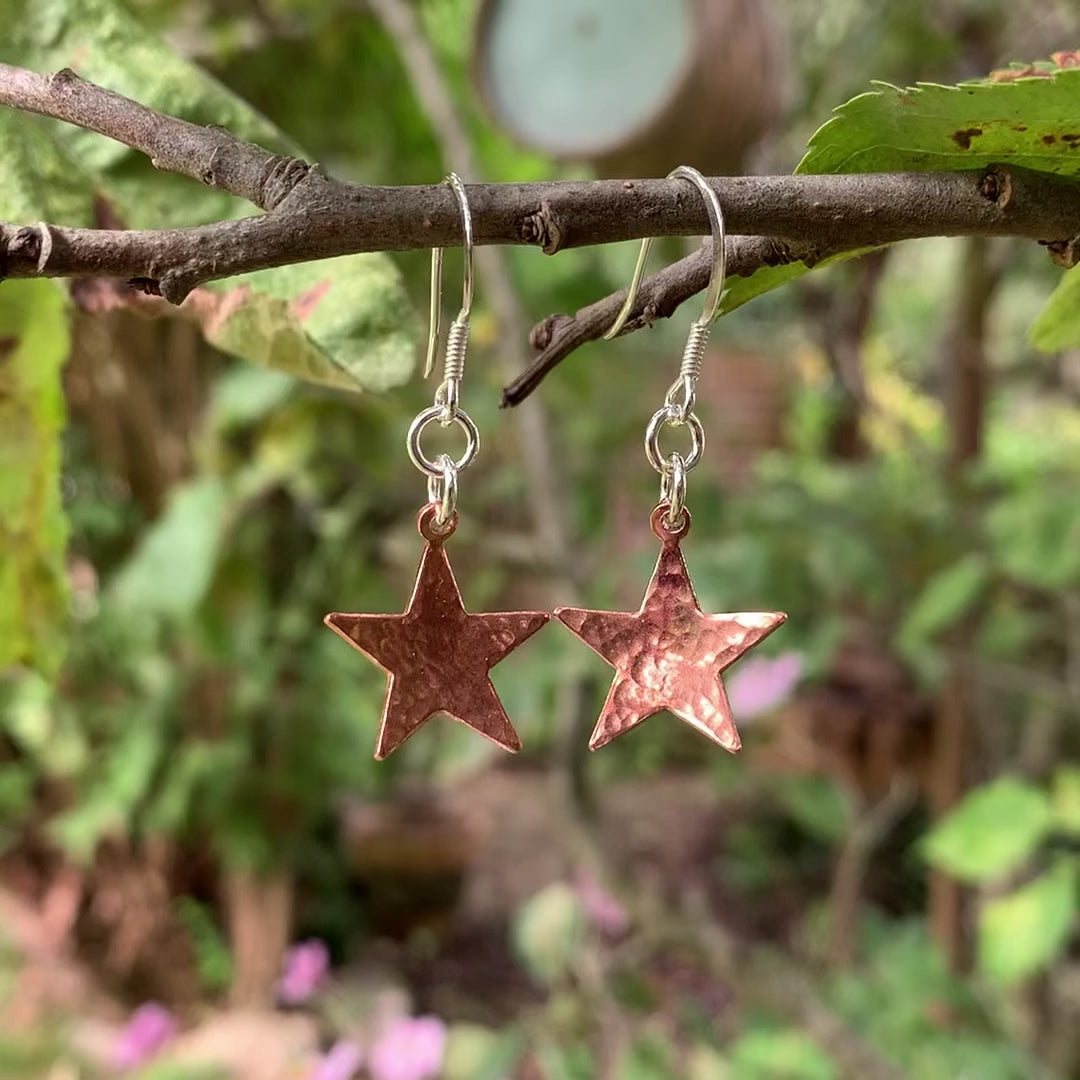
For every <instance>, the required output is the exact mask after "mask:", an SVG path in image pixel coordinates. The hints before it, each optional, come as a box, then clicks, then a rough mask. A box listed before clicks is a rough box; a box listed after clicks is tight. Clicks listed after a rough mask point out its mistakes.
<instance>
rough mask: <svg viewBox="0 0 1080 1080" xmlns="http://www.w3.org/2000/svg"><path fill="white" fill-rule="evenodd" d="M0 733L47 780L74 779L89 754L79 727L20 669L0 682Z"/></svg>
mask: <svg viewBox="0 0 1080 1080" xmlns="http://www.w3.org/2000/svg"><path fill="white" fill-rule="evenodd" d="M0 731H2V732H3V733H4V734H5V735H7V736H8V738H10V739H11V741H12V742H13V743H14V744H15V746H16V748H17V749H18V750H19V753H20V755H21V756H23V757H24V758H26V759H27V760H28V761H30V762H32V763H33V765H34V767H35V768H36V769H38V770H39V771H40V772H42V773H43V774H44V775H46V776H49V777H54V778H65V779H66V778H70V777H72V776H75V775H76V774H78V773H79V772H81V771H82V769H83V768H84V767H85V765H86V762H87V759H88V757H89V754H90V751H89V748H88V747H87V743H86V736H85V734H84V731H83V728H82V726H81V725H80V724H78V723H77V722H76V721H75V718H74V717H73V716H72V714H71V712H70V711H69V710H68V709H66V708H65V706H64V704H63V702H61V701H60V700H59V698H58V696H57V694H56V691H55V690H54V688H53V686H52V684H51V683H50V682H49V681H48V680H47V679H46V678H45V677H44V676H43V675H41V674H40V673H38V672H36V671H29V670H21V671H19V672H18V673H17V674H16V675H15V676H14V677H13V678H7V679H4V680H2V681H0Z"/></svg>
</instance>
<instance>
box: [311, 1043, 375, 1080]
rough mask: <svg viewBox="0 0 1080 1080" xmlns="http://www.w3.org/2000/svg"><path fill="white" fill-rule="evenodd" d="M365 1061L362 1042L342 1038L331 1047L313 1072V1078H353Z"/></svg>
mask: <svg viewBox="0 0 1080 1080" xmlns="http://www.w3.org/2000/svg"><path fill="white" fill-rule="evenodd" d="M363 1063H364V1051H363V1050H362V1049H361V1048H360V1044H359V1043H354V1042H349V1040H348V1039H342V1040H340V1041H339V1042H336V1043H334V1045H333V1046H331V1047H330V1049H329V1050H328V1051H327V1054H326V1057H324V1058H323V1059H322V1061H320V1062H319V1064H318V1065H317V1066H316V1068H315V1071H314V1072H313V1073H312V1074H311V1080H352V1078H353V1077H354V1076H355V1075H356V1074H357V1072H359V1070H360V1066H361V1065H362V1064H363Z"/></svg>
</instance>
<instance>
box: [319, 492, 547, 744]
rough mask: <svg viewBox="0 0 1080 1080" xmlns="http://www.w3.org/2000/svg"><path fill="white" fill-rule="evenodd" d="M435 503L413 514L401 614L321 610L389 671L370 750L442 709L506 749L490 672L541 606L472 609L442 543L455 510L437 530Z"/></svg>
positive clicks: (402, 736)
mask: <svg viewBox="0 0 1080 1080" xmlns="http://www.w3.org/2000/svg"><path fill="white" fill-rule="evenodd" d="M435 513H436V509H435V507H434V506H432V505H429V506H425V507H424V508H423V509H422V510H421V511H420V515H419V517H418V518H417V523H416V524H417V528H418V529H419V530H420V535H421V536H422V537H423V538H424V539H425V540H426V541H427V546H426V547H425V548H424V554H423V555H422V556H421V558H420V569H419V570H418V571H417V574H416V585H415V586H414V587H413V594H412V598H411V599H410V600H409V606H408V607H407V608H406V609H405V611H404V612H402V613H401V614H400V615H345V614H341V613H338V612H335V613H333V614H330V615H327V616H326V618H325V620H324V622H325V623H326V625H327V626H329V627H330V629H331V630H333V631H335V632H336V633H338V634H340V635H341V636H342V637H343V638H344V639H345V640H346V641H347V642H348V643H349V644H350V645H352V646H353V647H354V648H356V649H359V650H360V652H362V653H363V654H364V655H365V656H367V657H369V658H370V659H372V660H374V661H375V663H376V664H378V665H379V667H381V668H382V669H383V670H384V671H385V672H386V673H387V674H388V675H389V676H390V680H389V683H388V684H387V687H386V701H385V702H384V704H383V711H382V720H381V722H380V724H379V738H378V741H377V743H376V745H375V757H376V758H378V759H380V760H381V759H382V758H385V757H386V756H387V754H390V753H392V752H393V751H394V750H396V749H397V748H398V747H399V746H400V745H401V744H402V743H403V742H404V741H405V740H406V739H407V738H409V736H410V735H412V734H413V732H414V731H416V729H417V728H418V727H420V725H421V724H423V723H424V722H425V721H426V720H430V719H431V717H432V716H434V715H435V714H436V713H439V712H443V713H446V714H447V715H448V716H451V717H453V718H454V719H455V720H460V721H461V722H462V723H463V724H465V725H466V726H467V727H471V728H472V729H473V730H474V731H478V732H480V734H481V735H484V736H486V737H487V738H489V739H491V741H492V742H496V743H498V744H499V745H500V746H501V747H503V748H504V749H505V750H509V751H511V752H514V751H517V750H520V749H521V740H520V739H519V738H518V736H517V732H516V731H515V730H514V728H513V726H512V725H511V723H510V720H509V718H508V717H507V715H506V710H505V709H503V707H502V702H501V701H499V696H498V694H496V693H495V687H494V686H493V685H492V683H491V678H490V676H489V675H488V672H489V671H490V670H491V669H492V668H493V667H494V666H495V665H496V664H497V663H498V662H499V661H500V660H502V659H503V657H505V656H506V655H507V654H508V653H510V652H512V651H513V650H514V649H516V648H517V647H518V646H519V645H520V644H521V643H522V642H523V641H524V640H525V639H526V638H528V637H530V636H531V635H532V634H535V633H536V631H537V630H539V629H540V627H541V626H543V625H544V623H546V622H547V621H548V618H549V616H548V613H547V612H546V611H500V612H495V613H491V614H484V615H470V614H469V612H467V611H466V610H465V606H464V604H463V603H462V602H461V592H460V590H459V589H458V586H457V582H456V581H455V580H454V572H453V571H452V570H451V569H450V561H449V560H448V559H447V557H446V551H445V549H444V548H443V544H444V542H445V541H446V540H448V539H449V538H450V536H451V535H452V534H453V531H454V528H455V527H456V525H457V514H454V516H453V517H452V518H451V519H450V521H449V522H447V524H446V526H444V527H443V528H442V529H439V528H438V527H437V525H436V522H435Z"/></svg>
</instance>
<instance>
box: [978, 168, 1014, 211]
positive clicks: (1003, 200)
mask: <svg viewBox="0 0 1080 1080" xmlns="http://www.w3.org/2000/svg"><path fill="white" fill-rule="evenodd" d="M1012 192H1013V183H1012V176H1011V175H1010V174H1009V171H1008V170H1007V169H1002V168H999V167H998V166H997V165H991V166H990V167H989V168H988V169H987V170H986V172H984V173H983V175H982V179H981V180H980V181H979V194H980V195H981V196H982V197H983V198H984V199H988V200H989V201H990V202H992V203H997V204H998V206H999V207H1000V208H1001V209H1002V210H1004V209H1005V207H1006V206H1008V205H1009V202H1010V201H1011V199H1012Z"/></svg>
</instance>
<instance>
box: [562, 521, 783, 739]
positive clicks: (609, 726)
mask: <svg viewBox="0 0 1080 1080" xmlns="http://www.w3.org/2000/svg"><path fill="white" fill-rule="evenodd" d="M667 512H668V506H667V503H661V504H660V505H659V506H657V507H656V508H655V509H654V510H653V512H652V517H651V519H650V524H651V525H652V529H653V532H654V533H655V534H656V535H657V537H658V538H659V539H660V540H661V541H662V543H663V545H664V546H663V548H662V549H661V551H660V557H659V559H657V561H656V569H655V570H654V571H653V576H652V580H651V581H650V582H649V587H648V588H647V589H646V590H645V599H644V601H643V602H642V605H641V610H640V611H638V612H635V613H631V612H623V611H586V610H584V609H582V608H567V607H561V608H556V609H555V618H557V619H559V620H561V621H562V622H564V623H565V624H566V625H567V626H568V627H569V628H570V629H571V630H572V631H573V632H574V633H575V634H576V635H577V636H578V637H579V638H581V640H582V641H584V642H585V644H586V645H588V646H589V647H590V648H592V649H593V651H594V652H597V653H599V654H600V655H601V656H602V657H603V658H604V659H605V660H606V661H607V662H608V663H609V664H611V666H612V667H613V668H615V672H616V674H615V679H614V681H613V682H612V684H611V690H610V691H609V692H608V696H607V700H606V701H605V702H604V708H603V710H602V711H601V713H600V719H599V720H598V721H597V723H596V727H595V729H594V730H593V733H592V737H591V738H590V739H589V749H590V750H597V749H599V748H600V747H601V746H605V745H606V744H607V743H609V742H611V740H612V739H614V738H617V737H618V736H619V735H622V734H624V733H625V732H627V731H629V730H630V729H631V728H632V727H636V726H637V725H638V724H640V723H641V721H642V720H645V719H647V718H648V717H650V716H653V715H654V714H655V713H658V712H661V711H663V710H664V709H667V710H668V711H670V712H673V713H674V714H675V715H676V716H678V717H680V718H681V719H683V720H685V721H686V722H687V723H688V724H690V725H691V726H692V727H694V728H697V730H698V731H700V732H701V733H702V734H703V735H707V736H708V737H709V738H710V739H712V740H713V742H716V743H719V744H720V745H721V746H722V747H723V748H724V749H725V750H730V751H731V752H732V753H735V751H737V750H738V749H739V747H740V746H741V745H742V743H741V741H740V740H739V733H738V732H737V731H736V730H735V721H734V720H733V719H732V716H731V706H730V705H729V704H728V699H727V694H726V693H724V686H723V683H722V682H721V681H720V673H721V672H722V671H723V670H724V669H725V668H727V667H729V666H730V665H731V664H733V663H734V662H735V661H736V660H737V659H738V658H739V657H740V656H742V654H743V653H744V652H746V651H747V650H748V649H752V648H753V647H754V646H755V645H756V644H757V643H758V642H759V641H762V640H764V639H765V638H766V637H768V636H769V634H771V633H772V632H773V631H774V630H775V629H776V628H777V627H778V626H780V625H781V623H783V622H784V621H785V620H786V619H787V616H786V615H784V614H782V613H781V612H779V611H753V612H739V613H738V614H733V615H706V614H704V613H703V612H702V610H701V607H700V605H699V604H698V601H697V597H696V596H695V595H694V587H693V585H691V583H690V575H689V574H688V573H687V571H686V563H685V562H684V561H683V557H682V551H680V549H679V541H680V540H681V539H682V538H683V537H684V536H685V535H686V533H687V530H688V529H689V528H690V512H689V511H688V510H685V509H684V510H683V514H684V515H685V517H684V519H683V523H682V524H681V525H680V526H679V527H678V528H675V529H671V528H669V527H668V526H667V525H666V523H665V520H664V519H665V518H666V516H667Z"/></svg>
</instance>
